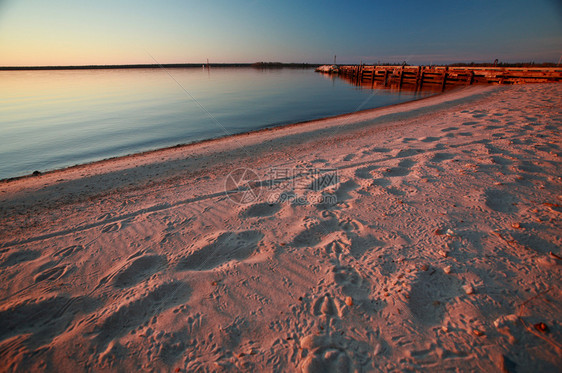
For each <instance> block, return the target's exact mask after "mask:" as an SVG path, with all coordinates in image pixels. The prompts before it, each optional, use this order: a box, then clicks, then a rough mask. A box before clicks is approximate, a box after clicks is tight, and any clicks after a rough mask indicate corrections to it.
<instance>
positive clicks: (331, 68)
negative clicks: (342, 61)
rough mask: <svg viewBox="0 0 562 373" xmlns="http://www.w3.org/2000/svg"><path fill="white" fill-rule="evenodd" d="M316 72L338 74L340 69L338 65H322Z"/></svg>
mask: <svg viewBox="0 0 562 373" xmlns="http://www.w3.org/2000/svg"><path fill="white" fill-rule="evenodd" d="M315 71H316V72H319V73H327V74H337V73H338V72H339V68H338V65H322V66H319V67H317V68H316V70H315Z"/></svg>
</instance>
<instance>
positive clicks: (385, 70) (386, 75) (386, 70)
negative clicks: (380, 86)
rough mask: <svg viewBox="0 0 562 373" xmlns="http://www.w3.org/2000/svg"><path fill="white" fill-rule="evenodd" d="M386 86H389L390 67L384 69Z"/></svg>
mask: <svg viewBox="0 0 562 373" xmlns="http://www.w3.org/2000/svg"><path fill="white" fill-rule="evenodd" d="M384 86H385V87H387V86H388V69H384Z"/></svg>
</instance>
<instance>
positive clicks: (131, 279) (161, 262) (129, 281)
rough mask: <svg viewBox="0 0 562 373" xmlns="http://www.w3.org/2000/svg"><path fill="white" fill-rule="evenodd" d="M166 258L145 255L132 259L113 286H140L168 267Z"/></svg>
mask: <svg viewBox="0 0 562 373" xmlns="http://www.w3.org/2000/svg"><path fill="white" fill-rule="evenodd" d="M166 262H167V261H166V257H164V256H161V255H144V256H140V257H136V258H130V262H129V263H128V264H127V265H126V266H125V268H123V269H121V270H120V271H119V272H117V274H116V275H115V277H113V286H115V287H117V288H126V287H131V286H133V285H136V284H138V283H139V282H141V281H142V280H143V279H145V278H148V277H150V276H151V275H152V274H154V273H156V272H157V271H158V270H159V269H160V268H163V267H164V266H165V265H166Z"/></svg>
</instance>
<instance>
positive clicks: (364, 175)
mask: <svg viewBox="0 0 562 373" xmlns="http://www.w3.org/2000/svg"><path fill="white" fill-rule="evenodd" d="M379 167H380V166H367V167H361V168H358V169H357V170H355V177H358V178H360V179H372V178H373V175H372V174H371V171H373V170H376V169H377V168H379Z"/></svg>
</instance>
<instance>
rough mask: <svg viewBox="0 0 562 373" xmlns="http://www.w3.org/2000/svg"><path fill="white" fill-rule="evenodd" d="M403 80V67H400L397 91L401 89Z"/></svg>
mask: <svg viewBox="0 0 562 373" xmlns="http://www.w3.org/2000/svg"><path fill="white" fill-rule="evenodd" d="M403 80H404V65H402V67H400V81H399V82H398V89H401V88H402V81H403Z"/></svg>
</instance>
